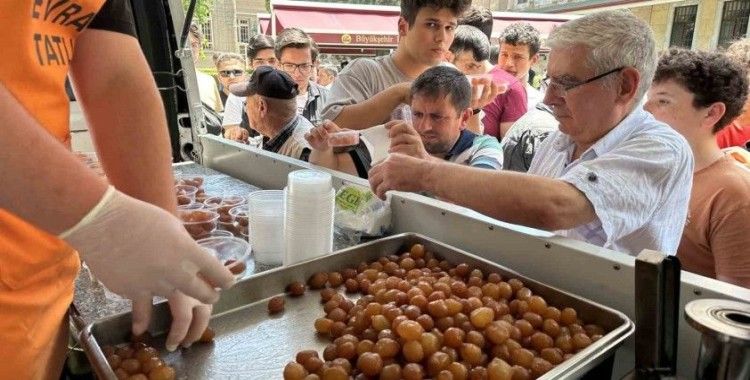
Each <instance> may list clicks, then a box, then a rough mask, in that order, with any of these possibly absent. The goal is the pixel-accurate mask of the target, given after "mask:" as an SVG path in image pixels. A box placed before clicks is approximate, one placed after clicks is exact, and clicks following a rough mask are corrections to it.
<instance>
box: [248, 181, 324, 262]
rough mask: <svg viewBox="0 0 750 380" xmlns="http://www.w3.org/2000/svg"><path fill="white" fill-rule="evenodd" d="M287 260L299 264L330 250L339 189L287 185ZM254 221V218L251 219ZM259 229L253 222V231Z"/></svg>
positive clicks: (285, 239) (285, 238)
mask: <svg viewBox="0 0 750 380" xmlns="http://www.w3.org/2000/svg"><path fill="white" fill-rule="evenodd" d="M284 192H285V195H286V218H285V225H284V228H285V229H284V242H285V253H284V263H285V264H286V265H290V264H295V263H298V262H301V261H305V260H309V259H312V258H315V257H319V256H322V255H326V254H329V253H330V252H331V251H332V248H333V221H334V210H335V195H336V192H335V190H333V189H330V190H329V191H328V193H327V194H325V193H310V192H304V193H303V192H299V190H298V192H296V193H291V192H289V189H288V188H286V189H284ZM251 223H252V222H251ZM256 232H257V229H256V226H255V225H254V224H253V234H255V233H256Z"/></svg>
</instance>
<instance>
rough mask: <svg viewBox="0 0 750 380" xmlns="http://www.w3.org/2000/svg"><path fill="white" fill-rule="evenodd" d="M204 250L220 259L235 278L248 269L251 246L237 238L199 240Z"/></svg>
mask: <svg viewBox="0 0 750 380" xmlns="http://www.w3.org/2000/svg"><path fill="white" fill-rule="evenodd" d="M198 245H200V246H201V247H202V248H203V249H204V250H206V251H207V252H209V253H211V255H213V256H214V257H216V258H217V259H219V261H221V263H222V264H224V265H225V266H226V267H227V268H228V269H229V270H230V271H231V272H232V273H233V274H234V275H235V276H237V277H241V276H242V274H243V273H244V272H245V269H246V268H247V264H246V263H245V261H246V260H247V258H248V257H249V256H250V244H249V243H248V242H246V241H244V240H242V239H238V238H236V237H210V238H207V239H200V240H198Z"/></svg>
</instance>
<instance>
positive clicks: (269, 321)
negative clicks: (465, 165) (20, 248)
mask: <svg viewBox="0 0 750 380" xmlns="http://www.w3.org/2000/svg"><path fill="white" fill-rule="evenodd" d="M414 243H422V244H424V246H425V248H426V249H427V250H430V251H432V252H434V253H435V254H436V255H439V256H440V257H442V258H444V259H447V260H448V261H450V262H452V263H461V262H465V263H467V264H469V265H471V266H475V267H477V268H480V269H482V271H484V272H485V273H488V272H497V273H499V274H501V275H502V276H503V277H504V278H505V277H515V278H518V279H520V280H522V281H523V282H524V283H525V285H526V286H527V287H528V288H530V289H531V290H532V291H533V292H534V293H535V294H538V295H541V296H543V297H544V298H545V299H546V300H547V302H548V303H549V304H550V305H556V306H564V307H568V306H569V307H573V308H575V309H576V311H578V314H579V316H580V317H581V318H582V319H583V320H584V321H586V323H597V324H599V325H601V326H602V327H604V329H605V330H607V331H609V333H608V334H606V335H605V336H604V337H602V338H601V339H599V340H598V341H596V342H595V343H593V344H592V345H591V346H589V347H587V348H586V349H584V350H583V351H581V352H579V353H578V354H576V355H575V356H573V357H571V358H570V359H569V360H567V361H565V362H563V363H562V364H560V365H558V366H557V367H555V368H554V369H553V370H552V371H550V372H548V373H547V374H545V376H544V377H543V379H562V378H565V379H569V378H576V377H580V376H582V375H584V374H586V372H588V371H589V370H591V369H593V368H594V367H596V365H597V364H599V363H601V362H603V361H604V360H605V359H607V358H609V357H610V356H611V355H613V354H614V351H615V350H616V349H617V347H619V345H620V344H622V342H623V341H624V340H625V339H626V338H627V337H629V336H630V335H632V334H633V331H634V328H635V327H634V324H633V322H631V321H630V320H629V319H628V318H627V316H625V315H624V314H623V313H621V312H619V311H616V310H613V309H610V308H608V307H606V306H602V305H599V304H596V303H594V302H591V301H588V300H586V299H583V298H581V297H578V296H576V295H573V294H570V293H567V292H564V291H562V290H559V289H555V288H552V287H550V286H547V285H544V284H543V283H541V282H538V281H535V280H532V279H529V278H527V277H525V276H523V275H520V274H518V273H516V272H514V271H512V270H510V269H507V268H505V267H503V266H500V265H498V264H495V263H492V262H490V261H487V260H484V259H482V258H481V257H478V256H475V255H472V254H470V253H467V252H465V251H462V250H460V249H457V248H454V247H451V246H448V245H446V244H443V243H440V242H438V241H436V240H433V239H430V238H428V237H425V236H421V235H418V234H412V233H406V234H400V235H395V236H391V237H387V238H384V239H380V240H375V241H372V242H369V243H366V244H362V245H358V246H355V247H352V248H348V249H345V250H341V251H338V252H336V253H334V254H331V255H329V256H325V257H321V258H317V259H313V260H310V261H307V262H302V263H298V264H295V265H292V266H288V267H282V268H277V269H274V270H271V271H268V272H264V273H262V274H259V275H257V276H253V277H251V278H248V279H246V280H243V281H241V282H239V283H238V284H237V285H235V286H234V287H233V288H232V289H230V290H227V291H224V292H223V294H222V297H221V299H220V301H219V302H218V303H217V304H216V305H215V307H214V315H213V316H212V319H211V323H210V325H211V326H212V328H213V329H214V330H215V331H216V338H215V341H214V342H213V343H210V344H195V345H193V346H192V347H191V348H189V349H182V350H178V351H175V352H172V353H169V352H167V351H166V350H164V348H163V347H164V339H165V336H166V335H165V332H166V331H167V330H168V328H169V322H170V314H169V309H168V307H167V305H166V303H161V304H159V305H155V307H154V314H153V320H152V322H151V326H150V328H149V331H150V332H151V334H152V335H153V336H154V337H155V339H154V342H153V345H154V346H155V347H156V348H160V349H161V351H160V355H161V357H162V358H163V360H164V361H165V362H166V363H167V364H169V365H171V366H173V367H174V368H175V370H176V372H177V375H178V378H180V379H188V378H189V379H280V378H281V377H282V376H281V375H282V372H283V368H284V366H285V365H286V363H288V362H289V361H291V360H294V357H295V354H296V353H297V352H298V351H300V350H304V349H316V350H319V351H322V349H323V348H324V347H325V346H326V344H328V343H329V342H328V341H327V339H324V338H319V337H318V336H317V335H316V334H315V330H314V327H313V322H314V321H315V319H316V318H320V317H322V316H323V314H324V312H323V308H322V305H321V304H320V297H319V295H318V292H317V291H308V292H307V293H306V295H305V296H304V297H299V298H290V297H287V298H286V307H285V311H284V312H283V313H282V314H280V315H277V316H269V315H268V312H267V310H266V302H267V300H268V299H269V298H271V297H273V296H277V295H280V294H283V290H284V288H285V287H286V285H288V284H289V283H291V282H293V281H306V279H307V278H308V277H309V276H311V275H312V274H313V273H315V272H319V271H330V270H340V269H343V268H345V267H356V266H357V264H359V263H360V262H362V261H372V260H375V259H377V258H379V257H381V256H385V255H390V254H393V253H400V251H399V249H401V248H402V247H406V246H410V245H412V244H414ZM130 325H131V316H130V313H125V314H121V315H116V316H113V317H110V318H106V319H103V320H100V321H97V322H94V323H91V324H89V325H87V326H85V327H84V328H83V329H82V331H81V332H80V334H79V336H78V337H79V340H80V343H81V345H82V346H83V348H84V351H85V352H86V354H87V356H88V358H89V360H90V362H91V364H92V366H93V368H94V370H95V371H96V374H97V376H98V377H99V378H101V379H116V378H115V375H114V373H113V371H112V370H111V369H110V367H109V365H108V364H107V361H106V360H105V358H104V354H103V353H102V351H101V347H102V346H105V345H117V344H121V343H125V342H127V340H128V337H129V334H130Z"/></svg>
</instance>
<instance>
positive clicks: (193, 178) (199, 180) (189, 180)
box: [174, 174, 205, 189]
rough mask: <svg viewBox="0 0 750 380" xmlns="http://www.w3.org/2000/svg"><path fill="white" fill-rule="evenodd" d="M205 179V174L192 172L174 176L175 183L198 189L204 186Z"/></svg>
mask: <svg viewBox="0 0 750 380" xmlns="http://www.w3.org/2000/svg"><path fill="white" fill-rule="evenodd" d="M204 181H205V179H204V178H203V176H199V175H192V174H180V175H176V176H175V177H174V184H175V185H188V186H194V187H196V188H198V189H200V188H202V187H203V182H204Z"/></svg>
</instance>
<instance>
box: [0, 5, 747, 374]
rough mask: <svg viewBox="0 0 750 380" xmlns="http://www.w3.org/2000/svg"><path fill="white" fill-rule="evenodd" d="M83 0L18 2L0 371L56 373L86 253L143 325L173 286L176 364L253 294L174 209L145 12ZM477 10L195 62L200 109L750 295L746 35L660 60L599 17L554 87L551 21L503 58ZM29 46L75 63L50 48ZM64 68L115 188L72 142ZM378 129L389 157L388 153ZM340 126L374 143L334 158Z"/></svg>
mask: <svg viewBox="0 0 750 380" xmlns="http://www.w3.org/2000/svg"><path fill="white" fill-rule="evenodd" d="M79 3H80V5H79V6H77V8H75V9H74V8H70V7H68V8H64V7H58V8H55V7H51V8H50V7H48V8H49V9H47V10H46V12H47V13H49V14H46V13H44V10H43V9H42V8H43V6H42V5H41V3H40V2H38V1H36V2H32V1H14V2H5V3H4V4H3V6H2V12H0V14H2V15H3V17H5V19H6V20H8V21H9V25H11V26H12V27H11V28H8V32H7V36H6V38H5V41H6V42H5V43H4V44H2V45H0V49H2V52H3V53H4V54H3V56H4V57H6V58H7V59H6V60H4V61H3V63H2V64H0V108H1V111H2V112H0V115H1V117H2V123H0V126H2V127H1V128H2V129H3V133H2V134H0V146H2V149H0V178H1V179H2V183H3V186H4V187H3V191H2V192H0V252H2V254H0V310H2V313H0V328H2V330H3V331H4V332H5V335H4V344H3V345H0V355H1V356H2V357H3V358H5V360H4V361H3V363H2V364H1V365H0V378H29V379H56V378H58V377H59V374H60V372H61V368H62V365H63V361H64V358H65V352H66V348H67V329H68V323H67V318H66V315H67V314H66V313H67V310H68V308H69V306H70V304H71V301H72V299H73V292H74V279H75V277H76V276H77V274H78V271H79V268H80V264H81V261H82V260H83V261H84V262H86V264H87V265H88V267H89V268H90V270H91V272H92V273H93V274H94V275H95V276H96V277H97V278H99V279H100V280H101V281H102V282H103V283H104V285H106V286H107V288H109V289H110V290H112V291H114V292H116V293H118V294H121V295H123V296H124V297H127V298H128V299H130V300H132V301H133V306H132V316H133V326H132V332H133V333H134V334H136V335H138V334H141V333H143V332H144V331H146V330H147V329H148V327H149V320H150V316H151V307H152V302H153V299H154V296H161V297H164V298H166V299H167V300H168V302H169V310H170V312H171V314H172V321H171V327H170V332H169V334H168V336H167V339H166V342H165V344H166V347H167V349H168V350H170V351H171V350H175V349H176V348H177V347H178V346H184V347H189V346H190V345H191V344H192V343H193V342H195V341H196V340H197V339H198V338H199V337H200V335H201V333H202V332H203V331H204V330H205V328H206V326H207V324H208V319H209V317H210V315H211V310H212V309H211V307H212V306H211V305H212V304H213V303H215V302H216V301H217V300H218V298H219V290H220V289H226V288H229V287H231V286H232V284H233V276H232V274H231V273H230V272H229V270H228V269H227V268H225V267H224V266H223V265H222V264H221V263H220V262H219V261H218V260H215V259H213V258H211V257H210V256H207V255H205V253H204V252H203V251H202V250H201V249H200V247H199V246H198V245H197V244H196V243H195V241H194V240H193V239H192V238H191V237H190V235H189V234H188V233H187V232H186V231H185V229H184V228H183V226H182V225H181V223H180V222H179V220H178V219H177V218H175V217H174V215H175V213H176V203H177V200H176V196H175V193H174V191H173V185H174V182H173V178H172V167H171V152H170V143H169V136H168V128H167V119H166V114H165V110H164V106H163V103H162V102H161V98H160V96H159V90H158V89H157V87H156V84H155V82H154V78H153V73H152V72H151V70H150V68H149V66H148V62H147V60H146V59H145V57H144V54H143V51H142V50H141V47H140V46H139V42H138V39H137V32H136V26H135V21H134V18H133V14H132V13H133V12H132V10H131V8H130V7H131V2H129V1H126V0H104V1H81V2H79ZM469 5H470V1H469V0H403V1H402V2H401V16H400V18H399V21H398V24H397V26H396V28H397V31H398V35H399V42H398V47H397V48H396V49H395V51H393V52H392V53H391V54H389V55H385V56H379V57H375V58H359V59H356V60H353V61H352V62H350V63H349V64H348V65H346V67H342V68H341V70H338V68H337V67H336V66H334V65H331V64H328V63H321V62H319V55H320V54H319V50H318V47H317V45H316V44H315V42H314V41H313V40H312V39H311V38H310V37H309V36H308V35H307V34H306V33H305V32H304V31H302V30H299V29H293V28H291V29H285V30H284V31H283V32H282V33H280V34H279V35H278V36H277V37H276V38H275V39H273V38H271V37H268V36H262V35H259V36H255V37H254V38H253V41H252V42H251V43H250V45H249V47H248V54H247V56H246V57H245V56H241V55H237V54H233V53H220V54H217V55H216V56H215V64H216V70H217V73H218V75H217V78H214V77H212V76H211V75H207V74H205V73H202V72H200V71H198V72H197V83H198V87H199V92H200V99H201V101H202V103H203V109H204V111H205V112H210V113H212V114H216V115H218V117H220V118H221V121H220V122H219V124H220V125H218V126H217V127H216V128H215V132H216V133H217V134H221V135H222V136H224V137H225V138H227V139H231V140H236V141H240V142H247V143H252V144H256V145H257V146H258V147H260V148H262V149H265V150H268V151H271V152H275V153H279V154H284V155H287V156H290V157H292V158H294V159H300V160H304V161H309V162H311V163H313V164H317V165H320V166H323V167H328V168H331V169H335V170H340V171H343V172H348V173H351V174H353V175H358V176H360V177H362V178H367V179H368V180H369V183H370V185H371V188H372V190H373V192H374V193H375V194H377V196H379V197H385V195H386V192H388V191H390V190H400V191H414V192H421V193H423V194H427V195H430V196H434V197H437V198H440V199H442V200H445V201H448V202H453V203H455V204H458V205H462V206H466V207H469V208H471V209H474V210H477V211H479V212H482V213H484V214H487V215H489V216H492V217H495V218H498V219H500V220H504V221H507V222H511V223H517V224H522V225H526V226H531V227H536V228H542V229H546V230H550V231H556V232H557V233H558V234H560V235H563V236H568V237H571V238H574V239H579V240H582V241H586V242H589V243H591V244H594V245H598V246H602V247H605V248H610V249H613V250H616V251H620V252H624V253H627V254H632V255H635V254H638V253H639V252H640V251H641V250H643V249H654V250H658V251H661V252H664V253H667V254H676V255H677V256H678V257H679V258H680V259H681V261H682V263H683V265H684V269H686V270H688V271H691V272H695V273H699V274H702V275H705V276H709V277H714V278H717V279H719V280H722V281H726V282H730V283H733V284H737V285H740V286H744V287H750V254H748V251H747V248H746V247H747V246H750V244H748V243H750V237H748V236H750V235H748V234H746V233H744V228H743V227H744V223H743V222H745V221H746V220H747V219H748V215H750V192H748V191H747V189H748V188H749V187H750V172H748V169H747V167H746V166H742V165H741V164H742V163H744V164H745V165H748V164H749V163H750V159H748V153H747V151H746V150H744V149H743V148H742V147H743V146H746V144H747V142H748V139H750V110H748V107H747V106H748V104H747V103H748V68H750V40H748V39H744V40H741V41H738V42H736V43H735V44H733V45H732V46H730V47H729V48H728V49H727V50H726V51H720V52H702V51H688V50H682V49H670V50H668V51H666V52H663V53H661V54H659V52H657V51H656V47H655V42H654V38H653V35H652V33H651V30H650V28H649V27H648V25H647V24H646V23H644V22H643V21H641V20H639V19H638V18H636V17H635V16H633V15H632V14H629V13H626V12H622V11H602V12H597V13H592V14H589V15H586V16H584V17H581V18H578V19H575V20H572V21H569V22H566V23H565V24H563V25H561V26H560V27H558V28H556V29H555V30H554V31H553V32H552V33H550V35H549V38H548V40H547V41H546V47H547V48H549V56H548V58H549V60H548V65H547V67H546V72H545V73H544V74H541V73H535V72H534V71H533V70H532V69H531V67H532V66H533V65H534V64H535V62H537V61H538V59H539V52H540V49H541V43H540V37H539V32H538V31H537V30H535V29H534V28H533V27H531V26H530V25H528V24H524V23H518V24H514V25H511V26H509V27H508V28H506V29H505V30H504V31H503V33H502V34H501V38H500V43H499V44H498V46H490V42H489V41H490V39H489V37H490V35H491V32H492V15H491V13H490V12H488V11H487V10H483V9H478V8H470V6H469ZM65 12H69V13H70V12H72V13H81V14H86V15H87V16H85V18H86V20H88V21H87V23H86V24H85V25H81V24H79V23H63V22H62V21H60V20H67V19H68V16H70V14H68V13H65ZM58 13H59V14H58ZM29 15H30V16H31V17H29ZM47 16H49V17H47ZM57 16H60V17H57ZM63 16H65V17H63ZM190 32H191V34H190V48H191V49H192V54H193V56H194V57H198V56H199V54H200V50H201V36H200V32H199V30H198V28H197V27H194V28H191V29H190ZM31 33H33V34H34V35H37V36H45V38H48V39H49V38H59V39H60V40H65V41H66V46H69V47H70V50H68V49H65V52H64V53H65V54H68V55H69V54H72V55H73V56H72V57H70V56H68V57H67V58H66V57H65V56H58V55H57V54H52V53H51V52H52V50H49V49H48V53H49V54H48V55H47V56H46V57H45V56H44V55H40V54H38V52H39V50H38V49H39V46H40V45H38V44H37V45H34V41H35V40H33V39H29V38H28V36H29V35H30V34H31ZM50 36H51V37H50ZM50 46H51V45H50ZM35 48H36V49H35ZM48 48H49V46H48ZM495 56H496V57H497V63H496V64H495V63H493V62H495ZM73 58H74V59H73ZM52 62H54V63H55V64H52ZM103 62H104V64H103ZM249 70H252V74H251V75H248V71H249ZM68 76H70V79H71V83H72V84H73V87H74V88H75V92H76V97H77V99H78V102H79V103H80V104H81V108H82V110H83V112H84V114H85V116H86V120H87V123H88V126H89V129H90V130H91V131H92V132H93V133H92V136H93V138H94V140H95V144H96V147H97V153H98V156H99V159H100V161H101V164H102V168H103V169H104V172H105V173H106V179H105V178H102V177H100V176H99V175H97V174H96V173H95V172H93V171H92V170H89V169H88V168H87V167H86V166H85V165H84V164H83V163H82V162H80V161H79V160H78V159H77V158H76V157H75V156H74V155H73V154H71V153H70V151H69V149H70V130H69V126H68V124H67V121H68V116H69V113H68V111H69V108H68V106H67V105H68V104H69V103H68V97H67V94H66V92H65V88H64V83H65V80H66V77H68ZM113 83H114V84H116V88H117V91H116V92H113V91H112V88H113ZM536 83H541V85H542V86H541V88H540V89H537V88H536V86H534V85H533V84H536ZM113 99H114V100H115V101H113ZM134 126H137V127H134ZM373 128H381V129H382V131H384V132H383V133H385V134H386V135H387V137H388V139H387V141H388V142H387V143H381V145H383V146H373V144H372V143H368V140H367V138H366V137H365V136H367V135H368V133H369V132H371V131H372V130H373ZM208 130H209V131H212V129H208ZM358 131H359V132H358ZM341 132H349V133H352V132H353V133H355V134H356V133H359V134H360V135H359V137H360V138H359V143H356V144H355V143H352V144H351V145H349V146H344V147H341V146H337V147H336V148H333V147H332V146H331V145H332V144H331V141H332V140H331V137H332V136H335V135H337V134H340V133H341ZM386 145H387V146H386ZM381 151H384V152H387V153H388V154H386V155H385V156H386V158H384V159H382V160H381V159H378V160H374V157H380V156H374V154H373V153H374V152H381ZM123 157H127V159H123ZM40 163H42V164H40ZM61 205H64V207H62V206H61ZM155 252H158V254H154V253H155Z"/></svg>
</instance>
